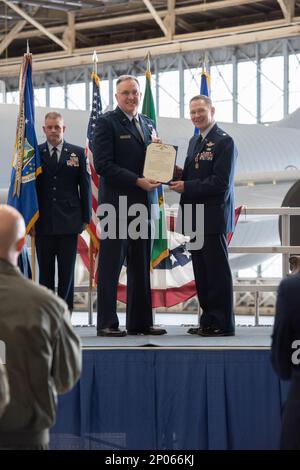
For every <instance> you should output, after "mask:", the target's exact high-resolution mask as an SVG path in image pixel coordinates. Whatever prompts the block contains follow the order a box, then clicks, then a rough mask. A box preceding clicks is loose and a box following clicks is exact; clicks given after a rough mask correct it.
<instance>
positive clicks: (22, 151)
mask: <svg viewBox="0 0 300 470" xmlns="http://www.w3.org/2000/svg"><path fill="white" fill-rule="evenodd" d="M19 94H20V100H19V102H20V104H19V115H18V123H17V131H16V143H15V147H14V157H13V164H12V173H11V181H10V187H9V191H8V200H7V204H9V205H10V206H13V207H15V208H16V209H17V210H18V211H19V212H20V213H21V214H22V215H23V217H24V220H25V224H26V233H28V232H29V231H30V229H31V228H32V227H33V225H34V224H35V222H36V221H37V219H38V217H39V207H38V199H37V193H36V178H37V176H38V175H39V174H40V173H41V172H42V168H41V162H40V155H39V149H38V143H37V139H36V135H35V129H34V97H33V86H32V55H31V54H29V53H27V54H25V55H24V58H23V63H22V66H21V71H20V79H19Z"/></svg>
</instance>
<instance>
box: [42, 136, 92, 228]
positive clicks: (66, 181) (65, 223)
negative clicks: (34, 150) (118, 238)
mask: <svg viewBox="0 0 300 470" xmlns="http://www.w3.org/2000/svg"><path fill="white" fill-rule="evenodd" d="M39 150H40V156H41V161H42V173H41V174H40V175H39V176H38V178H37V195H38V203H39V211H40V217H39V219H38V220H37V223H36V233H37V235H68V234H76V233H80V232H81V231H82V229H83V224H88V223H89V221H90V218H91V208H92V192H91V178H90V174H89V173H90V172H89V168H88V165H87V159H86V155H85V152H84V149H83V148H82V147H78V146H76V145H71V144H69V143H67V142H64V143H63V148H62V152H61V155H60V159H59V162H58V165H57V167H56V168H55V170H54V171H53V170H52V168H51V166H49V164H48V162H49V159H50V154H49V149H48V145H47V143H44V144H41V145H39Z"/></svg>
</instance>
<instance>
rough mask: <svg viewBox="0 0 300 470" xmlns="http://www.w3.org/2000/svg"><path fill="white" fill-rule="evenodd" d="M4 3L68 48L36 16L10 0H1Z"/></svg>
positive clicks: (64, 47) (63, 47) (57, 42)
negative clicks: (33, 16)
mask: <svg viewBox="0 0 300 470" xmlns="http://www.w3.org/2000/svg"><path fill="white" fill-rule="evenodd" d="M0 1H1V2H2V3H5V5H7V6H8V7H9V8H11V9H12V10H14V11H15V12H16V13H17V14H18V15H20V16H21V17H22V18H24V19H25V20H26V21H28V23H31V24H32V25H33V26H34V27H35V28H37V29H38V30H39V31H40V32H41V33H43V34H44V35H45V36H47V37H48V38H49V39H51V40H52V41H53V42H55V43H56V44H58V45H59V46H60V47H61V48H62V49H64V50H65V51H67V50H68V46H67V45H66V44H65V43H64V42H63V41H61V40H60V39H59V38H58V37H57V36H55V35H54V34H52V33H51V32H49V30H47V28H45V27H44V26H43V25H41V24H40V23H39V22H38V21H36V20H35V19H34V18H32V17H31V16H30V15H28V13H26V12H25V11H24V10H22V9H21V8H19V7H18V6H17V5H15V4H14V3H12V2H10V1H8V0H0Z"/></svg>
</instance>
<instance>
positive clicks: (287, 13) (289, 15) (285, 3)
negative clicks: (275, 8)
mask: <svg viewBox="0 0 300 470" xmlns="http://www.w3.org/2000/svg"><path fill="white" fill-rule="evenodd" d="M277 2H278V3H279V5H280V8H281V10H282V13H283V16H284V17H285V19H286V20H287V21H288V22H289V23H290V22H291V21H292V19H293V17H294V15H295V0H277Z"/></svg>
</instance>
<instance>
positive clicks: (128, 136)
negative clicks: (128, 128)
mask: <svg viewBox="0 0 300 470" xmlns="http://www.w3.org/2000/svg"><path fill="white" fill-rule="evenodd" d="M120 139H131V135H130V134H123V135H120Z"/></svg>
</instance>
